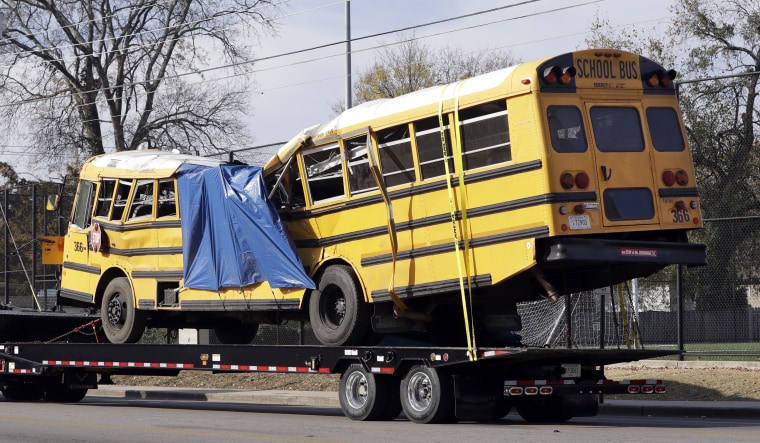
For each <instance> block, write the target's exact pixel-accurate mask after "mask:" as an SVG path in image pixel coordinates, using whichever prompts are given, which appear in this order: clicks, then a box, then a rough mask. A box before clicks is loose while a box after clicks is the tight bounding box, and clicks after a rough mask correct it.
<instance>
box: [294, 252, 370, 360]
mask: <svg viewBox="0 0 760 443" xmlns="http://www.w3.org/2000/svg"><path fill="white" fill-rule="evenodd" d="M370 308H371V306H370V305H369V304H368V303H367V302H365V301H364V297H363V296H362V291H361V288H360V286H359V282H358V281H357V280H356V277H355V276H354V273H353V272H352V270H351V268H350V267H349V266H345V265H333V266H328V267H327V269H325V270H324V272H322V274H321V275H320V276H319V278H318V282H317V289H316V290H314V291H312V293H311V298H310V299H309V321H310V322H311V328H312V331H314V335H315V336H316V337H317V340H319V342H320V343H322V344H323V345H328V346H354V345H360V344H363V343H361V342H362V341H363V340H364V339H365V338H366V337H368V336H369V333H370V332H371V329H372V325H371V323H370V316H371V315H372V312H371V309H370Z"/></svg>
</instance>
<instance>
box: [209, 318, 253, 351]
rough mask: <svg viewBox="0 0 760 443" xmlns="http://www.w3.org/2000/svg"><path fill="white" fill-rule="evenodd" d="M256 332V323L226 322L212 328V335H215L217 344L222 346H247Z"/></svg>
mask: <svg viewBox="0 0 760 443" xmlns="http://www.w3.org/2000/svg"><path fill="white" fill-rule="evenodd" d="M258 331H259V324H258V323H243V322H238V321H234V320H228V321H227V324H225V325H217V326H216V327H215V328H214V335H216V339H217V340H219V343H221V344H223V345H247V344H248V343H250V342H252V341H253V339H254V338H256V333H257V332H258Z"/></svg>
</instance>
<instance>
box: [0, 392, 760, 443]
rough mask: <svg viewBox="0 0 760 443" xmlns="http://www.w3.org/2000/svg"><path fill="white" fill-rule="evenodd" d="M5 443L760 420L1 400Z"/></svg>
mask: <svg viewBox="0 0 760 443" xmlns="http://www.w3.org/2000/svg"><path fill="white" fill-rule="evenodd" d="M0 441H2V442H56V443H59V442H94V441H97V442H135V443H139V442H150V443H156V442H210V441H213V442H215V443H217V442H222V443H223V442H279V443H282V442H309V443H323V442H366V443H371V442H382V443H395V442H407V441H408V442H420V443H422V442H424V443H428V442H457V443H462V442H471V441H477V442H478V443H481V442H497V441H498V442H504V441H517V442H520V441H524V442H553V441H556V442H562V443H566V442H583V443H588V442H595V441H605V442H618V441H619V442H627V443H628V442H659V441H669V442H681V441H683V442H689V443H699V442H717V441H732V442H750V441H751V442H757V441H760V417H758V418H757V419H715V418H699V417H695V418H688V417H686V418H680V417H641V416H626V415H621V416H598V417H592V418H576V419H573V420H571V421H569V422H567V423H560V424H530V423H526V422H524V421H523V420H522V419H521V418H520V417H519V416H517V415H515V414H510V415H508V416H507V417H506V418H504V419H502V420H498V421H493V422H487V423H472V422H460V423H455V424H443V425H420V424H415V423H412V422H410V421H408V420H406V419H405V418H404V417H403V415H401V416H400V417H399V418H397V419H396V420H394V421H391V422H356V421H352V420H350V419H348V418H346V417H344V416H343V414H342V413H341V411H340V409H338V408H333V407H312V406H281V405H255V404H243V403H209V402H193V401H168V400H140V399H124V398H102V397H92V398H90V397H88V398H85V399H84V400H83V401H81V402H80V403H76V404H53V403H43V402H33V403H16V402H8V401H4V400H0Z"/></svg>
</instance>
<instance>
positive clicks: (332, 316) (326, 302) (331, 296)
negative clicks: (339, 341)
mask: <svg viewBox="0 0 760 443" xmlns="http://www.w3.org/2000/svg"><path fill="white" fill-rule="evenodd" d="M319 308H320V309H319V310H320V312H321V317H322V322H323V323H324V324H325V326H327V327H329V328H331V329H337V328H338V327H339V326H340V325H341V323H343V319H345V318H346V297H345V295H343V292H341V290H340V289H338V288H336V287H328V288H326V289H325V290H324V291H323V292H322V298H321V299H320V306H319Z"/></svg>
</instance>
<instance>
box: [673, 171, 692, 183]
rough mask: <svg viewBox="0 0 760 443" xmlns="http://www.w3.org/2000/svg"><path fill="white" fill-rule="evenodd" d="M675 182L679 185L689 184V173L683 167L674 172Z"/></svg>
mask: <svg viewBox="0 0 760 443" xmlns="http://www.w3.org/2000/svg"><path fill="white" fill-rule="evenodd" d="M676 183H678V184H679V185H681V186H686V185H688V184H689V174H687V173H686V171H684V170H683V169H681V170H679V171H678V172H676Z"/></svg>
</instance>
